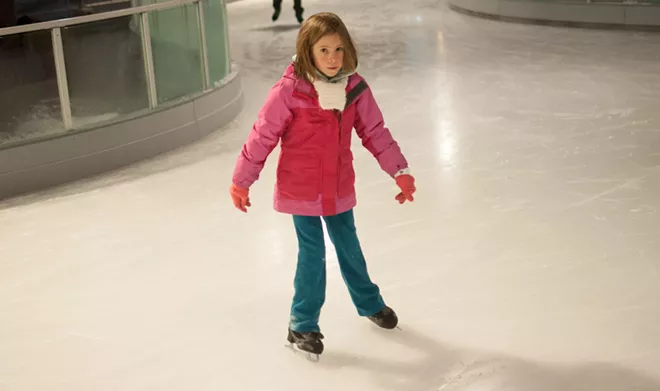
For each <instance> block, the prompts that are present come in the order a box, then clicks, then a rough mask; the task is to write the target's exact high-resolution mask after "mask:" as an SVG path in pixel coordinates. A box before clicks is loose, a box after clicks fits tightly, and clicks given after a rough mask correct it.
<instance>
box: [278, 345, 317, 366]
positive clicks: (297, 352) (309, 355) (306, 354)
mask: <svg viewBox="0 0 660 391" xmlns="http://www.w3.org/2000/svg"><path fill="white" fill-rule="evenodd" d="M284 347H287V348H289V349H290V350H291V351H292V352H293V354H295V355H296V356H298V355H302V356H303V357H305V358H306V359H307V361H309V362H313V363H318V362H319V361H321V356H320V355H318V354H314V353H310V352H306V351H304V350H300V349H298V348H297V347H296V345H295V344H292V343H290V344H288V345H284Z"/></svg>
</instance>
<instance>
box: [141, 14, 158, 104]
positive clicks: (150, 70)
mask: <svg viewBox="0 0 660 391" xmlns="http://www.w3.org/2000/svg"><path fill="white" fill-rule="evenodd" d="M140 27H141V29H140V30H141V31H142V58H143V59H144V74H145V76H146V77H147V94H148V96H149V108H150V109H154V108H156V107H157V106H158V90H157V89H156V74H155V73H154V52H153V48H152V47H151V28H150V25H149V13H148V12H142V13H140Z"/></svg>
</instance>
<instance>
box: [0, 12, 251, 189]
mask: <svg viewBox="0 0 660 391" xmlns="http://www.w3.org/2000/svg"><path fill="white" fill-rule="evenodd" d="M228 24H229V22H228V15H227V10H226V0H163V1H157V2H153V1H151V0H132V1H131V2H130V3H129V4H124V7H123V8H119V9H112V10H108V9H98V10H97V11H94V10H92V9H90V10H87V11H86V13H85V14H84V15H81V16H75V17H70V18H61V19H52V20H45V21H35V22H34V23H28V24H20V25H13V26H9V27H2V28H0V101H2V107H1V108H0V199H2V198H8V197H12V196H16V195H20V194H24V193H28V192H32V191H36V190H41V189H44V188H47V187H50V186H55V185H60V184H64V183H66V182H70V181H73V180H77V179H81V178H84V177H88V176H91V175H95V174H100V173H103V172H106V171H110V170H114V169H117V168H120V167H122V166H126V165H128V164H132V163H135V162H138V161H140V160H143V159H147V158H150V157H153V156H155V155H157V154H160V153H163V152H167V151H170V150H172V149H175V148H177V147H180V146H183V145H186V144H189V143H192V142H194V141H196V140H199V139H201V138H203V137H205V136H206V135H208V134H209V133H211V132H213V131H216V130H218V129H220V128H221V127H222V126H224V125H226V124H227V123H229V122H230V121H232V120H233V119H234V118H235V117H236V116H237V115H238V114H239V113H240V111H241V110H242V108H243V89H242V84H241V80H240V77H239V70H238V69H237V67H236V66H235V64H233V63H232V61H231V53H230V45H229V44H230V40H229V29H228Z"/></svg>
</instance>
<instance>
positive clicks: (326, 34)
mask: <svg viewBox="0 0 660 391" xmlns="http://www.w3.org/2000/svg"><path fill="white" fill-rule="evenodd" d="M296 53H297V54H296V56H295V57H294V60H293V63H292V64H290V65H289V67H288V68H287V70H286V72H285V73H284V76H283V77H282V79H281V80H280V81H279V82H277V84H275V86H274V87H273V88H272V89H271V91H270V93H269V95H268V98H267V99H266V103H265V105H264V106H263V108H262V109H261V111H260V112H259V115H258V118H257V121H256V123H255V124H254V127H253V128H252V132H251V133H250V135H249V138H248V140H247V142H246V144H245V145H244V146H243V150H242V152H241V154H240V156H239V157H238V162H237V163H236V168H235V170H234V174H233V183H232V185H231V188H230V194H231V198H232V200H233V202H234V205H235V206H236V207H237V208H238V209H240V210H241V211H243V212H247V208H248V207H249V206H250V198H249V196H248V189H249V188H250V186H251V185H252V184H253V183H254V182H255V181H256V180H257V179H258V177H259V173H260V172H261V170H262V169H263V167H264V163H265V161H266V158H267V157H268V155H269V154H270V152H271V151H272V150H273V149H274V148H275V146H276V145H277V143H278V142H279V141H280V140H281V153H280V157H279V163H278V167H277V182H276V185H275V197H274V206H275V210H277V211H279V212H281V213H287V214H291V215H293V222H294V226H295V229H296V234H297V236H298V248H299V252H298V266H297V270H296V276H295V280H294V288H295V294H294V297H293V305H292V307H291V321H290V325H289V335H288V340H289V342H290V343H295V344H296V346H297V347H298V348H299V349H301V350H304V351H306V352H310V353H314V354H317V355H318V354H321V353H322V352H323V343H322V342H321V339H322V338H323V335H322V334H321V332H320V329H319V325H318V321H319V315H320V312H321V307H322V306H323V303H324V301H325V285H326V274H325V243H324V240H323V227H322V224H321V217H323V220H325V223H326V226H327V229H328V234H329V236H330V239H331V240H332V242H333V244H334V246H335V248H336V249H337V258H338V260H339V266H340V269H341V272H342V275H343V277H344V281H345V282H346V285H347V286H348V290H349V292H350V294H351V299H352V300H353V303H354V304H355V306H356V307H357V311H358V314H359V315H360V316H365V317H368V318H369V319H370V320H371V321H373V322H374V323H375V324H377V325H378V326H380V327H382V328H385V329H393V328H395V327H396V325H397V323H398V318H397V316H396V314H395V313H394V311H393V310H392V309H391V308H389V307H388V306H386V305H385V302H384V301H383V298H382V297H381V295H380V291H379V288H378V286H377V285H376V284H374V283H373V282H371V279H370V278H369V274H368V273H367V266H366V263H365V260H364V256H363V255H362V250H361V248H360V243H359V241H358V237H357V234H356V229H355V221H354V219H353V207H354V206H355V205H356V197H355V188H354V183H355V172H354V171H353V155H352V153H351V149H350V147H351V133H352V129H353V128H355V129H356V131H357V134H358V136H359V137H360V138H361V139H362V145H364V147H366V148H367V149H368V150H369V151H370V152H371V153H372V154H373V155H374V157H375V158H376V159H377V160H378V163H379V164H380V166H381V168H382V169H383V170H384V171H385V172H386V173H387V174H389V175H390V176H391V177H392V178H394V179H395V181H396V184H397V185H398V186H399V187H400V189H401V192H400V193H399V194H398V195H397V196H396V197H395V198H396V200H398V201H399V203H401V204H403V203H404V202H405V201H413V193H414V192H415V185H414V182H415V180H414V178H413V177H412V176H411V175H410V174H409V170H408V163H407V162H406V159H405V158H404V157H403V155H402V153H401V150H400V149H399V146H398V144H397V143H396V141H394V139H393V138H392V135H391V134H390V132H389V130H388V129H387V128H386V127H385V125H384V123H383V116H382V114H381V112H380V109H379V108H378V105H377V104H376V101H375V99H374V97H373V95H372V93H371V90H370V89H369V86H368V85H367V83H366V82H365V80H364V79H363V78H362V77H361V76H360V75H358V74H357V73H356V69H357V65H358V59H357V53H356V50H355V46H354V44H353V40H352V39H351V36H350V35H349V33H348V30H347V29H346V26H345V25H344V23H343V22H342V21H341V19H339V17H338V16H337V15H334V14H331V13H321V14H317V15H313V16H312V17H310V18H309V19H307V20H306V21H305V23H304V24H303V25H302V27H301V29H300V32H299V34H298V40H297V42H296Z"/></svg>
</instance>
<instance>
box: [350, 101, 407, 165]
mask: <svg viewBox="0 0 660 391" xmlns="http://www.w3.org/2000/svg"><path fill="white" fill-rule="evenodd" d="M355 104H356V109H357V110H356V115H355V124H354V126H355V130H356V131H357V134H358V136H359V137H360V138H361V139H362V145H363V146H364V147H365V148H366V149H367V150H368V151H369V152H371V154H372V155H374V157H375V158H376V160H377V161H378V164H380V167H381V168H382V169H383V171H385V172H386V173H387V174H389V175H390V176H391V177H394V176H396V175H397V173H399V172H400V171H403V170H405V171H406V172H407V169H408V162H407V161H406V158H405V157H404V156H403V154H402V153H401V148H399V144H398V143H397V142H396V141H395V140H394V138H393V137H392V134H391V133H390V131H389V129H387V128H386V127H385V121H384V119H383V114H382V113H381V111H380V108H379V107H378V104H377V103H376V99H375V98H374V96H373V93H372V92H371V88H367V89H366V90H365V91H364V92H363V93H362V95H361V96H360V97H359V98H358V100H357V101H356V102H355Z"/></svg>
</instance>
